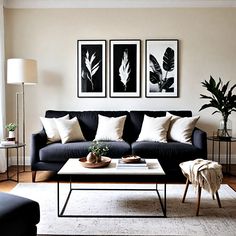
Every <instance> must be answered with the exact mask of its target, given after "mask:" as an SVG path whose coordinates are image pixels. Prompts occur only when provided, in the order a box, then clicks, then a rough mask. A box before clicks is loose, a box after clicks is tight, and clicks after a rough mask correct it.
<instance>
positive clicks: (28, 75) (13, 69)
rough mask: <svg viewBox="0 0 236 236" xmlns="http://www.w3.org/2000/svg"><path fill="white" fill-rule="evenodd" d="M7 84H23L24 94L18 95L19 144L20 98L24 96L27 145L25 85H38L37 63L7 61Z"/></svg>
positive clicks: (23, 127) (14, 59)
mask: <svg viewBox="0 0 236 236" xmlns="http://www.w3.org/2000/svg"><path fill="white" fill-rule="evenodd" d="M7 83H8V84H21V85H22V92H18V93H16V125H17V137H16V142H17V143H19V142H20V139H19V96H20V95H22V130H23V134H22V142H23V143H24V144H25V88H24V86H25V85H28V84H36V83H37V62H36V61H35V60H32V59H20V58H11V59H8V60H7Z"/></svg>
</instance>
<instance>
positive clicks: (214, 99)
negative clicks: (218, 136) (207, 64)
mask: <svg viewBox="0 0 236 236" xmlns="http://www.w3.org/2000/svg"><path fill="white" fill-rule="evenodd" d="M229 83H230V81H228V82H227V83H226V84H224V83H223V82H222V80H221V78H219V81H218V82H216V81H215V80H214V79H213V77H212V76H210V80H209V82H208V81H206V80H205V81H204V82H202V86H203V87H205V88H206V89H207V91H209V92H210V93H211V96H207V95H203V94H200V98H202V99H209V100H210V101H209V103H207V104H204V105H203V106H202V107H201V108H200V110H199V111H201V110H203V109H206V108H210V107H212V108H215V109H216V110H215V111H214V112H213V113H212V114H215V113H217V112H219V113H221V115H222V117H223V120H224V131H225V134H227V121H228V117H229V115H230V114H231V113H232V112H233V111H236V95H235V94H233V90H234V88H235V87H236V84H234V85H233V86H232V87H231V88H228V87H229Z"/></svg>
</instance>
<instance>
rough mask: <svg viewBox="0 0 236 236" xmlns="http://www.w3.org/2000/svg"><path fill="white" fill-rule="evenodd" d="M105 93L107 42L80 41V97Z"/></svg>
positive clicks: (102, 95)
mask: <svg viewBox="0 0 236 236" xmlns="http://www.w3.org/2000/svg"><path fill="white" fill-rule="evenodd" d="M105 93H106V91H105V41H102V40H101V41H92V40H91V41H86V40H78V97H105Z"/></svg>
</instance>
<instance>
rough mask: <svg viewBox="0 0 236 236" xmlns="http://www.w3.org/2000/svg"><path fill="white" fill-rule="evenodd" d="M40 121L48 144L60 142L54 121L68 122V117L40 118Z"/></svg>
mask: <svg viewBox="0 0 236 236" xmlns="http://www.w3.org/2000/svg"><path fill="white" fill-rule="evenodd" d="M40 120H41V122H42V125H43V128H44V130H45V132H46V134H47V138H48V143H53V142H58V141H60V140H61V138H60V134H59V132H58V129H57V125H56V123H55V120H69V115H66V116H63V117H60V118H46V117H40Z"/></svg>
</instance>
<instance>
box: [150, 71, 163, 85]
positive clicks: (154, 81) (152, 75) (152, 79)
mask: <svg viewBox="0 0 236 236" xmlns="http://www.w3.org/2000/svg"><path fill="white" fill-rule="evenodd" d="M149 73H150V75H149V76H150V82H151V83H152V84H157V83H160V77H159V74H155V73H153V72H152V71H150V72H149Z"/></svg>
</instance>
